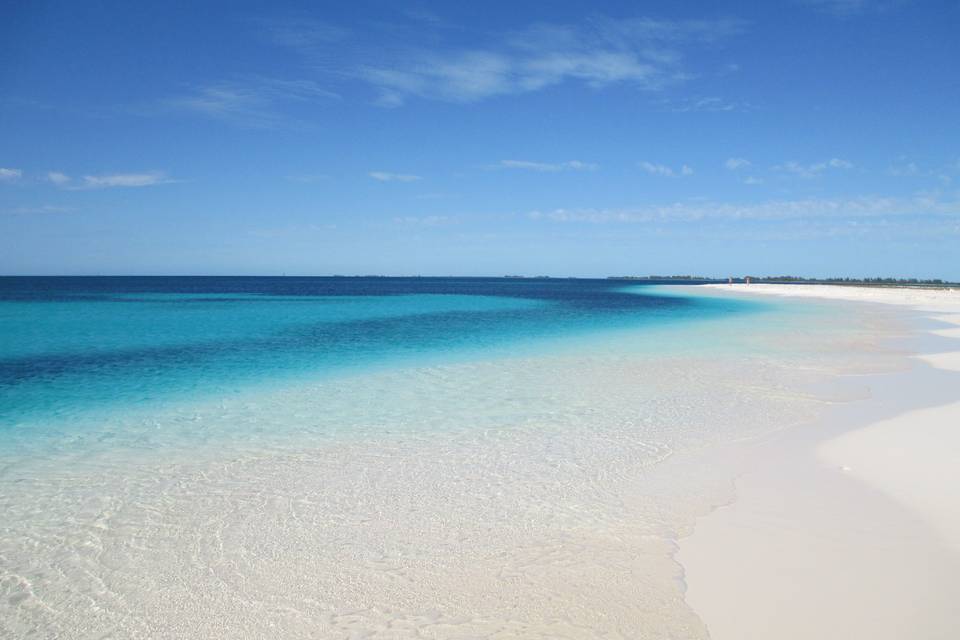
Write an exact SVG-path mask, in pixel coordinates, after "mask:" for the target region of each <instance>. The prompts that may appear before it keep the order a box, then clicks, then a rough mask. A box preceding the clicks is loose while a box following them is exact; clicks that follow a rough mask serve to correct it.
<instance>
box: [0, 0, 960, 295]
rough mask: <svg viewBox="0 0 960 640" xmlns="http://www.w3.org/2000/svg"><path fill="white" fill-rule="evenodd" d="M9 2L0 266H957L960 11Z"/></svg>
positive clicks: (154, 270)
mask: <svg viewBox="0 0 960 640" xmlns="http://www.w3.org/2000/svg"><path fill="white" fill-rule="evenodd" d="M0 15H2V19H0V274H7V275H20V274H67V275H79V274H172V275H180V274H214V275H219V274H263V275H279V274H284V273H285V274H288V275H295V274H296V275H332V274H385V275H503V274H526V275H552V276H601V277H602V276H607V275H646V274H697V275H709V276H719V277H725V276H727V275H741V274H747V273H750V274H757V275H777V274H792V275H804V276H816V277H824V276H833V275H840V276H852V277H856V276H895V277H922V278H945V279H952V280H960V72H958V67H960V37H958V35H957V34H958V33H960V2H957V0H952V1H949V2H935V1H930V2H923V1H920V0H917V1H915V2H910V1H908V0H878V1H873V0H785V1H783V2H775V1H770V2H755V1H753V2H742V3H741V2H700V3H698V2H682V3H678V2H674V1H670V2H591V3H584V2H574V1H569V2H565V1H558V2H550V3H539V2H538V3H534V2H528V3H526V2H516V1H515V0H514V1H513V2H497V1H488V2H483V3H479V2H471V3H466V2H436V3H429V2H423V3H403V2H398V1H395V2H366V1H354V2H342V3H335V2H282V1H280V2H278V1H275V2H269V3H267V2H244V1H242V0H236V1H230V2H226V1H225V2H214V1H205V2H196V1H191V2H177V1H169V2H162V3H153V2H150V3H147V2H97V1H95V0H89V1H86V2H82V3H80V2H66V1H64V2H45V1H43V0H35V1H33V2H15V1H13V0H0Z"/></svg>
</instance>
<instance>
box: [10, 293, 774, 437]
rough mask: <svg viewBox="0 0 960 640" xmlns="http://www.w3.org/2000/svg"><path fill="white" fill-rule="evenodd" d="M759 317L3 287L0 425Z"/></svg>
mask: <svg viewBox="0 0 960 640" xmlns="http://www.w3.org/2000/svg"><path fill="white" fill-rule="evenodd" d="M637 292H641V293H642V292H646V293H645V294H643V295H637ZM761 306H762V305H759V304H758V303H752V302H745V301H742V300H735V299H719V298H698V297H683V296H670V295H659V294H658V293H657V292H656V290H655V289H650V288H647V287H646V286H644V285H633V284H630V283H625V282H623V281H611V280H580V279H577V280H562V279H513V278H378V277H371V278H336V277H333V278H327V277H317V278H306V277H74V278H65V277H64V278H60V277H0V427H11V426H13V427H15V426H16V425H17V424H19V423H22V422H24V421H30V422H33V423H37V422H43V421H45V420H49V421H56V420H57V419H59V418H69V417H70V416H71V415H73V414H74V413H75V412H77V411H88V410H95V409H97V408H101V407H111V406H116V405H118V404H134V405H141V406H142V405H143V404H145V403H150V402H161V403H162V402H170V401H176V400H178V399H180V398H183V397H192V396H203V395H216V394H221V395H222V394H228V393H238V392H242V390H243V389H245V388H248V387H249V386H250V385H257V384H260V383H267V382H276V381H277V380H285V379H287V378H296V377H301V376H322V375H336V374H337V373H339V372H345V371H352V370H355V369H356V368H358V367H369V366H391V365H394V364H399V363H411V362H412V363H418V362H435V361H443V360H444V359H448V358H470V357H484V356H488V355H490V354H510V353H512V352H513V351H515V350H517V349H520V348H530V347H531V345H536V344H537V343H538V342H543V341H547V340H553V341H555V340H557V339H560V340H563V339H566V338H573V337H575V336H578V335H588V334H595V333H597V332H602V331H607V330H615V329H625V328H631V327H637V328H641V329H642V328H643V327H644V326H652V325H658V324H663V323H676V322H690V321H696V320H699V319H706V318H711V317H716V316H720V315H725V314H733V313H749V312H751V311H754V310H756V309H757V308H759V307H761Z"/></svg>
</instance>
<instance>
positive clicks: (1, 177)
mask: <svg viewBox="0 0 960 640" xmlns="http://www.w3.org/2000/svg"><path fill="white" fill-rule="evenodd" d="M22 177H23V171H21V170H20V169H8V168H5V167H0V182H16V181H17V180H19V179H20V178H22Z"/></svg>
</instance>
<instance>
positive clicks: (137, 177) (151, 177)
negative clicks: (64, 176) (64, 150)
mask: <svg viewBox="0 0 960 640" xmlns="http://www.w3.org/2000/svg"><path fill="white" fill-rule="evenodd" d="M171 182H174V181H173V180H171V179H169V178H168V177H167V176H166V174H165V173H163V172H160V171H151V172H149V173H114V174H109V175H102V176H83V178H82V182H81V184H80V185H79V186H76V187H73V188H74V189H110V188H114V187H152V186H154V185H158V184H168V183H171Z"/></svg>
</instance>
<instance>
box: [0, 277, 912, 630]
mask: <svg viewBox="0 0 960 640" xmlns="http://www.w3.org/2000/svg"><path fill="white" fill-rule="evenodd" d="M664 285H671V286H664ZM841 313H842V314H843V316H842V317H840V316H839V315H838V314H841ZM894 331H895V326H894V324H893V321H892V320H891V319H890V318H887V317H884V316H883V314H880V313H879V312H875V311H871V312H870V313H867V312H863V313H862V314H856V315H851V314H850V311H849V306H844V307H842V308H841V307H838V306H836V305H831V304H823V303H821V304H818V303H804V304H797V303H786V302H768V301H762V302H761V301H756V300H747V299H741V298H736V297H733V296H717V295H710V294H707V293H704V292H703V291H702V290H699V289H697V288H695V287H685V286H676V285H675V283H656V282H643V283H636V282H630V281H618V280H588V279H522V278H381V277H364V278H353V277H329V278H327V277H324V278H319V277H318V278H307V277H302V278H301V277H280V278H265V277H263V278H262V277H192V278H187V277H89V278H87V277H84V278H41V277H36V278H0V506H2V512H3V513H4V522H3V523H2V524H0V635H4V636H9V637H51V636H57V635H60V636H63V637H78V638H79V637H107V636H110V637H170V638H174V637H176V638H186V637H190V638H192V637H198V638H199V637H211V636H219V637H278V636H282V637H317V638H354V637H370V638H404V637H428V638H453V637H468V636H469V637H485V638H487V637H489V638H514V637H515V638H527V637H561V638H563V637H569V638H586V637H610V638H616V637H623V638H629V637H638V635H641V636H642V635H643V634H645V633H646V634H654V635H657V637H666V636H668V635H671V636H674V637H701V636H703V635H705V630H704V629H703V628H702V625H701V624H700V622H699V620H698V619H697V618H696V616H695V615H694V614H693V612H692V611H690V610H689V607H687V606H686V605H685V603H684V602H683V597H682V595H683V588H682V575H680V573H679V567H678V565H676V563H675V562H673V560H672V552H673V548H674V541H675V540H676V539H677V537H678V536H680V535H682V534H683V533H684V532H685V531H687V530H688V529H689V527H690V526H691V524H692V522H693V521H694V519H695V518H696V516H697V515H702V514H703V513H704V512H706V511H708V510H709V509H711V508H713V507H715V506H716V505H718V504H723V503H724V501H728V500H729V499H731V495H730V492H731V485H730V476H729V475H728V474H729V473H730V471H729V469H728V468H727V467H725V466H724V465H722V464H714V465H703V464H699V462H698V461H701V460H702V456H704V455H706V453H705V452H708V451H711V450H712V449H714V448H716V447H718V446H722V445H724V444H728V443H731V442H736V441H738V440H741V439H744V438H752V437H757V436H760V435H763V434H767V433H770V432H772V431H775V430H777V429H781V428H785V427H787V426H790V425H793V424H798V423H802V422H803V421H806V420H811V419H813V418H815V417H816V416H817V415H818V413H819V412H820V411H822V410H823V407H824V406H825V405H826V404H828V403H830V402H836V401H839V400H842V399H843V398H841V397H835V396H831V397H826V396H825V395H824V394H823V393H820V392H818V391H816V389H818V385H822V383H823V382H824V381H825V380H829V379H831V378H832V377H836V376H838V375H841V374H843V373H850V372H857V371H861V370H876V369H877V368H878V367H880V368H882V367H884V366H893V364H892V363H894V362H895V357H894V356H893V355H891V354H890V353H888V351H885V350H884V349H883V348H881V347H880V346H879V345H882V344H883V341H884V340H885V339H887V338H888V337H889V336H890V335H892V334H893V333H894Z"/></svg>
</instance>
